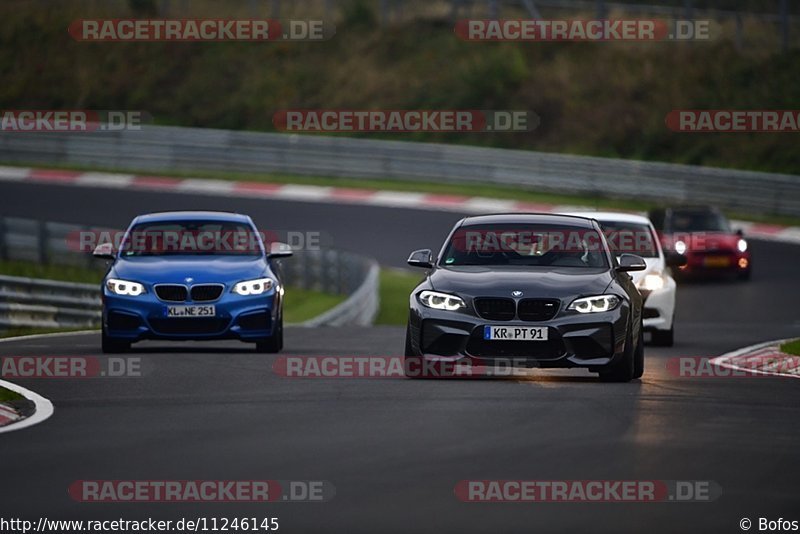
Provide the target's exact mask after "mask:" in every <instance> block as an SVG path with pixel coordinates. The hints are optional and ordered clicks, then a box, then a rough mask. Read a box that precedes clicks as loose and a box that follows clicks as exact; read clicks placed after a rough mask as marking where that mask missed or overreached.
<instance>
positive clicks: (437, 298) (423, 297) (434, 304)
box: [418, 291, 467, 311]
mask: <svg viewBox="0 0 800 534" xmlns="http://www.w3.org/2000/svg"><path fill="white" fill-rule="evenodd" d="M418 298H419V301H420V302H421V303H422V304H423V305H425V306H427V307H428V308H433V309H434V310H447V311H456V310H460V309H463V308H466V307H467V305H466V304H464V301H463V300H462V299H461V297H457V296H455V295H450V294H448V293H439V292H438V291H423V292H422V293H420V294H419V297H418Z"/></svg>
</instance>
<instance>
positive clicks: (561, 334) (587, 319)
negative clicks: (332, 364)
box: [409, 302, 630, 369]
mask: <svg viewBox="0 0 800 534" xmlns="http://www.w3.org/2000/svg"><path fill="white" fill-rule="evenodd" d="M629 313H630V311H629V305H628V303H627V302H623V304H621V305H620V306H618V307H617V308H616V309H614V310H611V311H609V312H603V313H593V314H577V313H576V314H569V315H560V316H557V317H555V318H554V319H551V320H549V321H541V322H538V321H519V320H513V321H491V320H486V319H483V318H480V317H476V316H472V315H470V314H468V313H460V312H447V311H439V310H432V309H429V308H424V307H422V306H420V307H418V308H417V307H415V308H412V310H411V316H410V321H409V334H410V341H411V350H412V351H413V353H414V355H416V356H418V357H422V358H424V359H427V360H431V361H443V362H453V363H464V364H470V365H486V366H494V365H498V364H500V363H502V364H503V365H504V366H510V367H585V368H589V369H596V368H602V367H605V366H607V365H610V364H614V363H616V362H617V361H618V359H619V358H621V357H622V354H623V352H624V351H625V338H626V332H627V325H628V323H629ZM486 325H498V326H506V327H510V328H513V327H515V326H527V327H530V326H544V327H547V329H548V340H547V341H487V340H484V339H483V330H484V328H483V327H484V326H486Z"/></svg>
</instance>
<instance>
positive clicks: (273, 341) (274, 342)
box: [256, 317, 283, 354]
mask: <svg viewBox="0 0 800 534" xmlns="http://www.w3.org/2000/svg"><path fill="white" fill-rule="evenodd" d="M281 350H283V317H281V318H280V319H278V325H277V327H276V328H275V331H274V332H273V333H272V335H271V336H269V337H266V338H264V339H262V340H260V341H256V352H258V353H260V354H275V353H276V352H280V351H281Z"/></svg>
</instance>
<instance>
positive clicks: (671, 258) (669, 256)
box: [664, 250, 689, 267]
mask: <svg viewBox="0 0 800 534" xmlns="http://www.w3.org/2000/svg"><path fill="white" fill-rule="evenodd" d="M664 262H665V263H666V264H667V267H683V266H684V265H686V264H687V263H688V262H689V258H687V257H686V256H685V255H683V254H678V253H677V252H675V251H674V250H668V251H666V252H665V253H664Z"/></svg>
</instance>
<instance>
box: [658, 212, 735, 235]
mask: <svg viewBox="0 0 800 534" xmlns="http://www.w3.org/2000/svg"><path fill="white" fill-rule="evenodd" d="M670 223H671V225H670V226H671V230H672V231H673V232H730V231H731V229H730V226H729V225H728V221H727V220H726V219H725V217H723V216H722V215H720V214H719V213H714V212H713V211H674V212H672V217H671V221H670Z"/></svg>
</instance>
